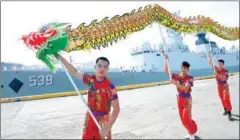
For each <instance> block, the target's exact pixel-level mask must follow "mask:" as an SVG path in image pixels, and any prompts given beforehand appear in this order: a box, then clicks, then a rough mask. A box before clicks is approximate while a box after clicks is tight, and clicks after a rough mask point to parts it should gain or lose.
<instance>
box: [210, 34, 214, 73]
mask: <svg viewBox="0 0 240 140" xmlns="http://www.w3.org/2000/svg"><path fill="white" fill-rule="evenodd" d="M208 46H209V49H210V55H212V63H213V72H215V67H214V57H213V49H212V45H211V40H210V35H208Z"/></svg>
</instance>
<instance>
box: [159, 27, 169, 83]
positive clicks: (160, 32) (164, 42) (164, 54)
mask: <svg viewBox="0 0 240 140" xmlns="http://www.w3.org/2000/svg"><path fill="white" fill-rule="evenodd" d="M159 29H160V36H161V38H162V41H163V45H166V43H165V39H164V37H163V35H162V29H161V25H159ZM162 53H163V55H165V53H166V52H165V51H164V47H163V50H162ZM166 62H167V66H168V74H169V80H171V79H172V76H171V71H170V68H169V62H168V60H166Z"/></svg>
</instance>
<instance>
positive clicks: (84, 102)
mask: <svg viewBox="0 0 240 140" xmlns="http://www.w3.org/2000/svg"><path fill="white" fill-rule="evenodd" d="M59 61H60V63H61V65H62V67H63V68H64V71H65V73H66V75H67V76H68V78H69V80H70V81H71V83H72V85H73V87H74V88H75V90H76V92H77V93H78V95H79V96H80V97H81V99H82V102H83V104H84V105H85V107H86V108H87V110H88V112H89V114H90V115H91V117H92V119H93V121H94V122H95V124H96V125H97V127H98V129H99V130H101V129H102V128H101V126H100V124H99V123H98V121H97V120H96V118H95V117H94V115H93V113H92V111H91V110H90V108H89V107H88V105H87V103H86V101H85V100H84V98H83V97H82V95H81V94H80V93H79V90H78V88H77V86H76V84H75V83H74V81H73V79H72V77H71V76H70V74H69V72H68V71H67V69H66V67H65V66H64V65H63V62H62V60H59Z"/></svg>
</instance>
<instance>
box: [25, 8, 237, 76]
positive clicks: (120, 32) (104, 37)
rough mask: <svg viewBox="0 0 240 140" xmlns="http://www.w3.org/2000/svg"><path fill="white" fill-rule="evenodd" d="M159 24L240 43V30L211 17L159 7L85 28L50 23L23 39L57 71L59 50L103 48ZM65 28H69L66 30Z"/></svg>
mask: <svg viewBox="0 0 240 140" xmlns="http://www.w3.org/2000/svg"><path fill="white" fill-rule="evenodd" d="M153 22H157V23H159V24H162V25H164V26H166V27H168V28H170V29H173V30H175V31H178V32H184V33H197V32H211V33H213V34H215V35H217V36H218V37H220V38H223V39H225V40H231V41H234V40H238V39H239V27H225V26H223V25H220V24H218V23H217V22H216V21H214V20H212V19H211V18H209V17H204V16H197V17H196V16H195V17H189V18H179V17H175V16H173V15H172V14H171V13H170V12H168V11H167V10H165V9H164V8H162V7H161V6H159V5H148V6H146V7H145V8H142V7H140V8H139V9H138V10H137V11H136V10H133V11H132V12H130V13H126V14H123V15H122V16H119V15H116V16H114V17H113V18H111V19H109V18H108V17H105V18H104V19H103V20H102V21H100V22H97V20H93V21H92V22H91V24H89V25H87V26H85V23H82V24H80V25H79V26H78V27H77V28H75V29H71V25H67V24H66V23H49V24H47V25H45V26H43V27H42V28H41V29H40V31H39V33H31V34H29V35H28V36H24V37H23V40H24V42H25V43H26V44H27V46H28V47H30V48H31V49H33V50H35V51H37V58H38V59H40V60H42V61H43V62H45V64H47V66H48V67H49V68H50V69H51V70H52V71H54V69H55V68H54V63H56V61H55V60H54V59H55V57H54V56H56V54H58V52H59V51H66V52H71V51H77V50H89V49H101V48H105V47H108V45H109V44H110V45H112V43H113V42H115V43H117V41H118V40H120V39H125V38H126V36H127V35H130V34H131V33H134V32H138V31H140V30H144V28H145V27H147V26H148V25H150V24H152V23H153ZM63 25H67V26H65V27H63Z"/></svg>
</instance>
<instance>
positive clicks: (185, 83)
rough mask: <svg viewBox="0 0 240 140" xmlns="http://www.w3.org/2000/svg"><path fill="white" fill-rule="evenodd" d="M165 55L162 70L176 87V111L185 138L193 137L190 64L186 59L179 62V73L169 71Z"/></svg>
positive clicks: (194, 130) (195, 126) (193, 122)
mask: <svg viewBox="0 0 240 140" xmlns="http://www.w3.org/2000/svg"><path fill="white" fill-rule="evenodd" d="M164 56H165V64H164V72H165V73H166V74H167V75H169V76H171V77H172V80H171V83H173V84H174V85H175V86H176V87H177V91H178V96H177V101H178V111H179V116H180V119H181V121H182V124H183V126H184V127H185V128H186V129H187V131H188V135H187V136H186V138H189V139H195V133H196V132H197V124H196V123H195V121H194V120H193V119H192V112H191V110H192V97H191V94H190V92H191V91H192V89H191V87H192V86H193V77H192V76H190V75H188V71H189V67H190V64H189V63H188V62H186V61H184V62H182V64H181V73H180V74H175V73H169V71H168V65H167V62H166V60H168V55H167V54H164Z"/></svg>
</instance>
